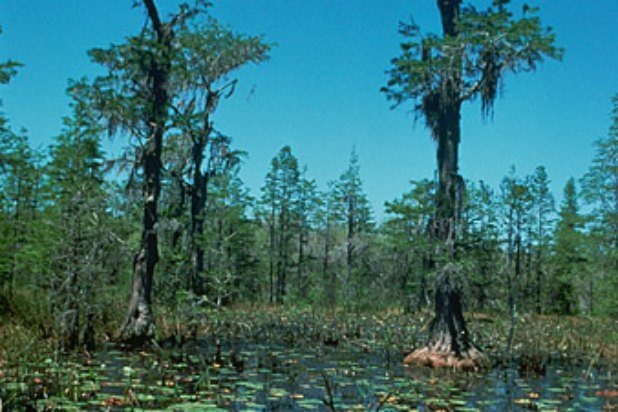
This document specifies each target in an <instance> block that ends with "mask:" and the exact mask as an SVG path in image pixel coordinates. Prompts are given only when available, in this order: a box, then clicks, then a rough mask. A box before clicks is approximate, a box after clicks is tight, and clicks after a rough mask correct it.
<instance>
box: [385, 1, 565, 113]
mask: <svg viewBox="0 0 618 412" xmlns="http://www.w3.org/2000/svg"><path fill="white" fill-rule="evenodd" d="M508 3H509V1H508V0H500V1H494V2H493V4H492V5H491V6H490V7H488V8H487V9H485V10H479V9H477V8H476V7H474V6H467V7H464V8H462V9H461V11H460V13H459V17H458V18H457V19H456V25H455V33H456V35H455V36H446V35H444V36H442V37H440V36H437V35H434V34H427V35H423V34H422V33H421V31H420V29H419V27H418V26H417V25H416V24H414V23H411V24H403V23H402V24H401V25H400V33H401V34H402V35H403V36H404V37H405V41H404V42H403V43H402V45H401V48H402V54H401V56H400V57H398V58H395V59H393V61H392V68H391V69H390V70H389V71H388V72H387V73H388V74H389V76H390V79H389V81H388V83H387V86H386V87H383V88H382V91H383V92H384V93H385V94H386V96H387V98H388V99H389V100H391V101H394V103H395V106H397V105H399V104H401V103H403V102H405V101H407V100H412V101H413V102H414V109H415V111H416V112H417V113H419V114H422V115H424V116H428V115H429V113H428V112H427V107H426V106H424V104H423V101H422V99H424V98H425V97H427V96H430V95H432V94H436V93H437V94H439V95H440V96H441V99H447V94H446V93H447V89H445V87H446V85H449V84H450V87H451V88H453V90H452V92H453V93H455V95H456V96H457V99H459V101H461V102H463V101H466V100H473V99H475V98H477V97H480V98H481V111H482V113H483V115H484V116H487V115H490V114H491V111H492V108H493V103H494V101H495V99H496V98H497V96H498V92H499V89H500V87H501V83H502V80H503V78H504V74H505V73H506V72H509V71H510V72H513V73H520V72H524V71H533V70H535V69H536V67H537V65H538V64H539V63H541V62H543V61H544V60H545V59H546V58H551V59H557V60H560V59H561V57H562V55H563V52H564V50H563V49H562V48H560V47H557V46H556V45H555V40H556V38H555V34H554V33H553V31H552V29H551V28H550V27H543V25H542V23H541V20H540V18H539V17H538V16H537V15H536V13H537V11H538V9H536V8H531V7H524V11H523V13H522V16H521V17H520V18H515V17H514V16H513V13H511V12H510V11H509V10H508V9H507V7H506V6H507V5H508Z"/></svg>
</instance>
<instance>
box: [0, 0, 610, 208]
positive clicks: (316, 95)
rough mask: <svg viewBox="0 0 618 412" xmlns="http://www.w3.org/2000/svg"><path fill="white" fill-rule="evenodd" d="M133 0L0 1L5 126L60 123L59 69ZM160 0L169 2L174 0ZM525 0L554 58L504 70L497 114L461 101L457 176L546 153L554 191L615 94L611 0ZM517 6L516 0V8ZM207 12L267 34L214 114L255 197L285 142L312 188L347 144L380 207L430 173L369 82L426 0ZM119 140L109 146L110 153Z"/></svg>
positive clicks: (231, 2) (287, 0) (494, 173)
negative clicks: (554, 43)
mask: <svg viewBox="0 0 618 412" xmlns="http://www.w3.org/2000/svg"><path fill="white" fill-rule="evenodd" d="M131 3H132V2H131V1H126V0H124V1H123V0H106V1H94V0H28V1H24V0H0V25H2V28H3V34H2V35H0V60H4V59H7V58H12V59H15V60H18V61H21V62H23V63H24V64H25V67H24V68H22V69H21V70H20V73H19V75H18V76H17V77H16V78H15V79H14V80H13V81H12V82H11V84H10V85H9V86H4V87H2V89H0V97H1V98H2V100H3V104H4V107H3V108H2V110H3V111H4V113H5V115H6V116H7V117H8V118H9V119H10V120H11V124H12V126H13V127H14V128H16V129H17V128H20V127H25V128H27V129H28V135H29V136H30V139H31V142H32V144H33V145H34V146H38V147H45V146H47V145H48V144H50V143H51V142H52V137H53V136H55V135H57V134H58V133H59V131H60V129H61V126H62V120H61V119H62V116H65V115H67V114H68V113H69V111H68V108H67V103H68V99H67V98H66V96H65V88H66V85H67V80H68V79H70V78H81V77H83V76H88V77H90V78H92V77H93V76H94V75H96V74H97V73H98V72H99V70H100V69H99V68H98V67H96V66H94V65H92V64H91V63H90V62H89V60H88V57H87V55H86V51H87V50H88V49H90V48H92V47H105V46H107V45H109V44H110V43H112V42H115V43H118V42H120V41H122V39H123V37H124V36H126V35H130V34H134V33H136V32H137V31H138V30H139V29H140V27H141V26H142V24H143V23H144V21H145V15H144V13H143V12H142V11H141V10H140V9H132V8H131V7H130V4H131ZM157 3H158V4H159V7H160V8H161V9H162V11H163V13H164V14H165V13H166V12H171V11H173V10H174V9H175V5H176V3H177V2H176V1H172V0H166V1H163V0H159V1H158V2H157ZM487 3H488V1H487V0H483V1H481V0H479V1H473V4H476V5H483V4H487ZM528 3H530V4H532V5H537V6H539V7H540V8H541V10H540V16H541V18H542V20H543V22H544V23H545V24H547V25H550V26H552V27H554V29H555V31H556V33H557V35H558V44H559V45H560V46H563V47H564V48H565V49H566V54H565V57H564V60H563V61H562V62H553V61H548V62H546V63H544V64H543V65H541V66H540V67H539V69H538V70H537V72H535V73H530V74H523V75H519V76H517V77H516V76H512V75H509V76H507V78H506V81H505V90H504V94H503V98H501V99H500V100H499V101H498V102H497V104H496V107H495V115H494V117H493V119H490V120H486V121H483V120H482V119H481V116H480V109H479V105H478V103H472V104H469V105H468V106H466V107H465V108H464V112H463V122H462V144H461V146H460V159H461V160H460V167H461V174H462V175H463V176H464V177H465V178H468V179H471V180H480V179H482V180H485V181H486V182H488V183H490V184H491V185H492V186H493V187H495V188H497V187H498V184H499V182H500V180H501V179H502V178H503V177H504V176H505V175H506V174H507V172H508V170H509V168H510V166H511V165H515V167H516V169H517V172H518V174H520V175H525V174H528V173H531V172H532V171H533V170H534V168H535V167H536V166H537V165H544V166H546V168H547V170H548V173H549V176H550V178H551V180H552V190H553V191H554V193H555V195H556V196H557V197H558V198H560V193H561V192H562V188H563V187H564V184H565V183H566V180H567V179H568V178H569V177H571V176H573V177H576V178H579V177H580V176H582V175H583V174H584V173H585V172H586V170H587V168H588V166H589V165H590V163H591V160H592V157H593V155H594V147H593V142H594V140H596V139H598V138H600V137H603V136H605V135H606V134H607V130H608V127H609V113H610V109H611V104H610V100H611V96H612V95H614V94H615V93H617V92H618V41H616V39H618V25H617V24H616V23H617V22H618V2H617V1H616V0H595V1H593V2H590V1H582V0H529V1H528ZM522 4H523V2H522V1H520V0H513V7H514V9H515V10H520V8H521V6H522ZM211 12H212V14H213V15H214V16H215V17H217V18H218V19H219V20H220V21H222V22H223V23H225V24H228V25H230V26H231V27H232V28H234V29H235V30H237V31H240V32H244V33H247V34H262V35H264V37H265V39H266V41H269V42H275V43H277V46H276V47H275V48H274V49H273V51H272V57H271V59H270V60H269V61H267V62H265V63H263V64H261V65H259V66H250V67H246V68H243V69H242V70H240V71H239V72H237V77H238V78H239V80H240V83H239V87H238V88H237V90H236V93H235V95H234V96H233V97H232V98H231V99H228V100H225V101H222V102H221V103H220V106H219V109H218V111H217V113H216V116H215V122H216V126H217V127H218V128H219V129H220V130H221V131H223V132H225V133H227V134H229V135H231V136H233V137H234V142H235V145H236V147H237V148H239V149H243V150H245V151H247V152H248V153H249V157H248V158H247V159H246V160H245V162H244V166H243V171H242V175H241V176H242V178H243V180H244V181H245V183H246V184H247V185H248V186H249V187H250V188H251V190H252V194H253V195H258V194H259V188H260V187H261V185H262V184H263V181H264V176H265V175H266V172H267V169H268V166H269V162H270V159H271V158H272V157H273V156H274V155H275V154H276V152H277V151H278V150H279V149H280V148H281V147H282V146H283V145H285V144H289V145H290V146H291V147H292V150H293V153H294V154H295V155H296V156H297V157H298V158H299V160H300V162H301V164H305V165H307V167H308V173H309V176H310V177H312V178H315V179H316V180H317V182H318V184H319V187H321V188H325V187H326V183H327V182H328V181H330V180H334V179H336V178H337V177H338V176H339V175H340V174H341V173H342V172H343V171H344V169H345V168H346V166H347V164H348V160H349V157H350V152H351V150H352V147H353V146H356V150H357V152H358V154H359V157H360V165H361V175H362V178H363V181H364V187H365V191H366V193H367V194H368V196H369V199H370V201H371V203H372V205H373V206H374V209H375V212H376V214H377V216H378V217H381V216H383V212H382V210H383V203H384V201H388V200H392V199H394V198H396V197H398V196H400V195H401V194H402V193H403V192H404V191H406V190H407V189H408V188H409V184H408V182H409V181H410V180H412V179H421V178H425V177H431V176H432V175H433V170H434V169H435V145H434V143H433V142H432V141H431V139H430V138H429V133H428V132H427V130H426V129H425V128H424V127H423V125H422V122H419V123H418V124H417V125H416V126H415V125H414V121H413V116H412V114H411V113H410V112H409V107H405V106H402V107H400V108H398V109H396V110H390V103H389V102H387V101H386V99H385V97H384V95H382V94H381V93H380V92H379V89H380V87H381V86H383V85H384V84H385V82H386V79H387V77H386V75H385V73H384V72H385V70H387V69H388V67H389V62H390V59H391V58H393V57H395V56H396V55H398V53H399V50H398V45H399V42H400V40H401V39H400V37H399V35H398V33H397V25H398V22H399V21H401V20H408V18H409V17H410V16H413V17H414V19H415V21H416V22H417V23H418V24H419V25H421V27H422V28H423V29H424V30H425V31H437V30H438V28H439V26H438V24H439V16H438V12H437V10H436V6H435V2H434V1H430V0H407V1H404V0H379V1H378V0H225V1H224V0H221V1H216V0H215V1H214V6H213V7H212V9H211ZM124 144H125V142H124V141H123V140H122V139H117V140H115V141H114V142H108V143H106V145H105V146H106V148H107V149H108V150H109V151H112V152H114V151H119V150H120V148H121V147H122V146H123V145H124Z"/></svg>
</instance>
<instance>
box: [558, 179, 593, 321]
mask: <svg viewBox="0 0 618 412" xmlns="http://www.w3.org/2000/svg"><path fill="white" fill-rule="evenodd" d="M559 215H560V217H559V220H558V224H557V227H556V234H555V244H554V255H553V260H554V267H553V272H554V273H553V274H552V281H551V284H550V288H551V290H550V302H551V305H550V310H552V311H553V312H555V313H564V314H574V313H577V310H578V307H577V303H578V302H577V294H576V287H577V283H578V280H579V279H580V277H581V274H582V271H583V267H584V266H583V264H584V262H585V260H584V253H583V250H582V245H583V235H582V232H581V230H582V228H583V220H582V217H581V216H580V215H579V207H578V196H577V191H576V187H575V180H574V179H573V178H571V179H569V181H568V182H567V183H566V186H565V187H564V200H563V202H562V205H561V207H560V212H559Z"/></svg>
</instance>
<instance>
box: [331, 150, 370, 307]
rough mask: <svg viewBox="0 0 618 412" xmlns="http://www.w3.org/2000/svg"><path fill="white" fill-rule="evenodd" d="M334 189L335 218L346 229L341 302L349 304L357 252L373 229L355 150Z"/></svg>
mask: <svg viewBox="0 0 618 412" xmlns="http://www.w3.org/2000/svg"><path fill="white" fill-rule="evenodd" d="M334 188H335V193H336V194H335V197H336V199H337V202H338V210H339V216H340V219H341V221H342V223H343V224H344V225H345V227H346V273H347V276H346V279H345V282H344V291H346V292H347V293H346V299H345V301H346V302H351V298H352V296H351V295H350V293H351V291H352V290H353V289H354V285H353V281H354V275H355V273H354V272H355V271H356V269H357V268H358V259H357V256H358V255H359V250H358V249H360V247H361V246H362V245H361V243H362V240H363V234H365V233H366V232H368V231H370V230H371V229H372V228H373V220H372V219H373V218H372V212H371V208H370V206H369V200H368V199H367V196H366V195H365V192H364V191H363V182H362V180H361V177H360V164H359V160H358V154H357V153H356V148H353V149H352V153H351V155H350V162H349V165H348V168H347V169H346V171H345V172H344V173H343V174H342V175H341V176H339V180H338V181H337V183H336V185H335V187H334Z"/></svg>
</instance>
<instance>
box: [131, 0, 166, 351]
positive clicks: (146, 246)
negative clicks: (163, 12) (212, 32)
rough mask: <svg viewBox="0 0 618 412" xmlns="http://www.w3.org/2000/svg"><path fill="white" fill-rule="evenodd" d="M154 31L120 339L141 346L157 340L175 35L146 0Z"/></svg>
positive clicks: (150, 1) (151, 3) (153, 6)
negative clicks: (139, 208)
mask: <svg viewBox="0 0 618 412" xmlns="http://www.w3.org/2000/svg"><path fill="white" fill-rule="evenodd" d="M144 5H145V6H146V9H147V11H148V16H149V18H150V20H151V23H152V25H153V28H154V30H155V32H156V34H157V46H158V47H159V48H158V50H153V51H151V55H150V59H151V61H150V62H149V72H148V77H149V78H150V83H151V84H152V90H151V96H152V107H151V111H150V116H149V118H148V119H147V123H146V124H147V127H148V140H147V142H146V145H145V148H144V153H143V155H142V158H141V163H142V168H143V171H144V184H143V189H142V190H143V199H144V200H143V201H144V206H143V221H142V236H141V241H140V248H139V251H138V252H137V253H136V254H135V256H134V258H133V284H132V292H131V300H130V302H129V308H128V311H127V315H126V318H125V321H124V323H123V325H122V328H121V339H122V340H123V341H125V342H128V343H131V344H134V345H141V344H143V343H145V342H146V341H147V340H149V339H150V338H152V337H153V336H154V330H155V320H154V316H153V313H152V309H151V304H152V296H151V295H152V282H153V277H154V272H155V267H156V264H157V262H158V260H159V253H158V239H157V223H158V220H159V216H158V206H159V195H160V192H161V148H162V143H163V134H164V131H165V120H166V117H167V108H168V104H169V102H168V99H169V98H168V94H167V80H168V74H169V70H170V64H169V61H168V59H169V55H170V49H171V41H172V32H171V30H170V28H169V27H167V26H164V25H163V24H162V23H161V20H160V19H159V15H158V12H157V9H156V6H155V4H154V2H153V0H144Z"/></svg>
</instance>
